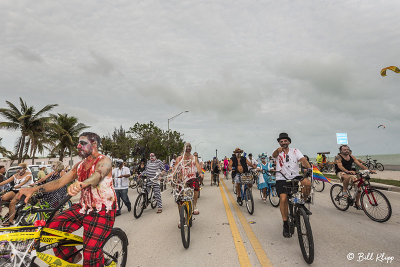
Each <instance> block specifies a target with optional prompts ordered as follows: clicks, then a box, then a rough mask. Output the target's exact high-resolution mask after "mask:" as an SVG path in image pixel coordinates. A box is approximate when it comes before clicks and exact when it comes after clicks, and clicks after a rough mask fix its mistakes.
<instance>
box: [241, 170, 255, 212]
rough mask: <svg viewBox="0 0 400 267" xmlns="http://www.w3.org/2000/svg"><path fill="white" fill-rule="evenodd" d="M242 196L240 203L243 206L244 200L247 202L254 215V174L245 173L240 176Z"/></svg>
mask: <svg viewBox="0 0 400 267" xmlns="http://www.w3.org/2000/svg"><path fill="white" fill-rule="evenodd" d="M240 182H241V183H240V197H241V201H240V202H239V205H240V206H242V205H243V202H244V203H245V204H246V208H247V211H248V212H249V213H250V214H251V215H252V214H253V213H254V199H253V193H252V190H251V188H252V187H251V185H252V184H253V182H254V177H253V174H251V173H243V174H242V176H241V178H240Z"/></svg>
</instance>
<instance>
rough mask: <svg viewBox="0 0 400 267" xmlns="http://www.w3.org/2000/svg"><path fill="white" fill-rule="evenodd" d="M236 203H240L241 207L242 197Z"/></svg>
mask: <svg viewBox="0 0 400 267" xmlns="http://www.w3.org/2000/svg"><path fill="white" fill-rule="evenodd" d="M236 201H237V203H239V205H241V204H240V203H242V198H241V197H237V199H236Z"/></svg>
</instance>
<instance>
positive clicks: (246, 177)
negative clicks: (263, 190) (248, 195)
mask: <svg viewBox="0 0 400 267" xmlns="http://www.w3.org/2000/svg"><path fill="white" fill-rule="evenodd" d="M240 181H241V183H242V184H252V183H253V181H254V178H253V175H252V174H251V173H244V174H242V176H241V177H240Z"/></svg>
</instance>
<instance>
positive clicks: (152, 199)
mask: <svg viewBox="0 0 400 267" xmlns="http://www.w3.org/2000/svg"><path fill="white" fill-rule="evenodd" d="M150 205H151V208H152V209H153V210H154V209H155V208H156V207H157V200H156V198H155V197H154V190H153V188H152V189H151V193H150Z"/></svg>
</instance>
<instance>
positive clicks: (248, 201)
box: [244, 188, 254, 215]
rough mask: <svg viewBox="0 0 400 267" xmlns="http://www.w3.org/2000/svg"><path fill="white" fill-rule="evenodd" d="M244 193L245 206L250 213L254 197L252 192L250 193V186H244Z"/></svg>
mask: <svg viewBox="0 0 400 267" xmlns="http://www.w3.org/2000/svg"><path fill="white" fill-rule="evenodd" d="M244 193H245V201H246V208H247V211H248V212H249V214H250V215H253V213H254V199H253V194H252V193H251V190H250V188H246V190H245V191H244Z"/></svg>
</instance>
